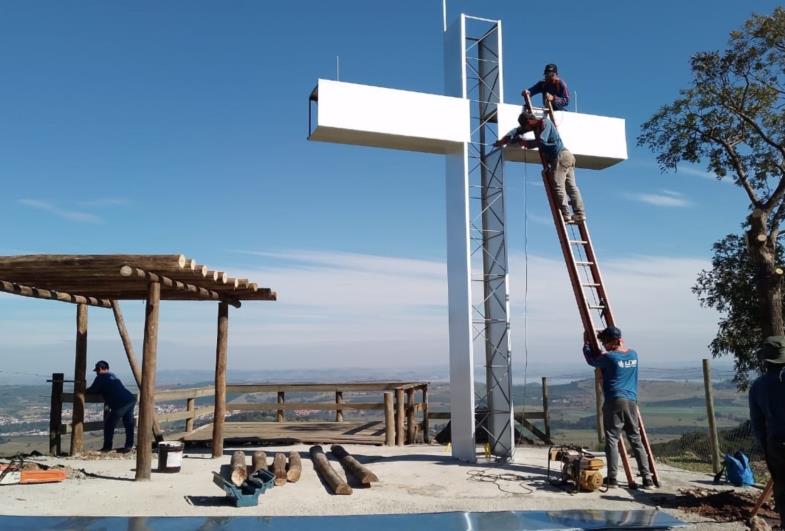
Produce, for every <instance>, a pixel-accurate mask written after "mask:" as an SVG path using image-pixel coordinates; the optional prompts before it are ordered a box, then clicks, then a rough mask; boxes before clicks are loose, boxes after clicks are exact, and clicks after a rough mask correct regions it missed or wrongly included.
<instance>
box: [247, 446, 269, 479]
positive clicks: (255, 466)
mask: <svg viewBox="0 0 785 531" xmlns="http://www.w3.org/2000/svg"><path fill="white" fill-rule="evenodd" d="M257 470H267V454H266V453H264V452H262V451H261V450H257V451H255V452H254V453H253V457H252V458H251V473H252V474H253V473H254V472H256V471H257Z"/></svg>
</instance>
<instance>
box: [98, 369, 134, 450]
mask: <svg viewBox="0 0 785 531" xmlns="http://www.w3.org/2000/svg"><path fill="white" fill-rule="evenodd" d="M93 370H94V371H95V373H96V376H95V381H94V382H93V383H92V385H91V386H90V387H88V388H87V389H85V394H88V395H101V398H103V399H104V402H105V403H106V405H107V406H109V413H108V414H107V415H106V417H104V445H103V447H102V448H101V451H102V452H110V451H111V450H112V439H113V438H114V429H115V426H117V423H118V422H119V421H120V419H123V427H124V428H125V446H124V447H123V449H122V451H123V452H128V451H130V450H131V449H132V448H133V447H134V406H135V405H136V397H135V396H134V395H133V394H132V393H131V392H130V391H129V390H128V389H126V388H125V386H124V385H123V383H122V382H121V381H120V380H119V379H118V378H117V376H115V375H114V374H113V373H111V372H109V364H108V363H107V362H105V361H103V360H101V361H99V362H98V363H96V364H95V369H93Z"/></svg>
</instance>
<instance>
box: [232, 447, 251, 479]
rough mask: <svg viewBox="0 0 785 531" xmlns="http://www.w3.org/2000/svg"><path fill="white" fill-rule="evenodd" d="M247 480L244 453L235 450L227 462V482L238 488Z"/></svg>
mask: <svg viewBox="0 0 785 531" xmlns="http://www.w3.org/2000/svg"><path fill="white" fill-rule="evenodd" d="M246 479H248V467H246V465H245V452H242V451H240V450H237V451H236V452H235V453H233V454H232V460H231V461H229V480H230V481H231V482H232V483H234V484H235V486H237V487H240V486H241V485H242V484H243V481H245V480H246Z"/></svg>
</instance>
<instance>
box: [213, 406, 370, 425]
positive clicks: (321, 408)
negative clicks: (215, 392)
mask: <svg viewBox="0 0 785 531" xmlns="http://www.w3.org/2000/svg"><path fill="white" fill-rule="evenodd" d="M338 408H340V409H354V410H357V409H360V410H376V409H384V404H382V403H381V402H344V403H342V404H333V403H332V402H288V403H285V402H278V403H275V404H271V403H268V404H263V403H256V402H249V403H234V402H231V403H229V404H227V405H226V409H228V410H230V411H278V412H280V413H281V417H280V418H281V420H279V421H278V422H283V420H284V417H283V412H284V411H293V410H295V409H304V410H307V411H335V410H337V409H338Z"/></svg>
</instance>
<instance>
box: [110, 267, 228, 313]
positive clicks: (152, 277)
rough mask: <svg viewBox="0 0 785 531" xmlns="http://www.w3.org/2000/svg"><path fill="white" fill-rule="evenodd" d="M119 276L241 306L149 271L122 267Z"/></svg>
mask: <svg viewBox="0 0 785 531" xmlns="http://www.w3.org/2000/svg"><path fill="white" fill-rule="evenodd" d="M120 275H122V276H124V277H137V278H143V279H145V280H148V281H150V282H159V283H161V285H163V286H165V287H167V288H170V289H177V290H180V291H188V292H191V293H194V294H198V295H199V296H200V297H201V298H204V299H213V300H220V301H222V302H226V303H228V304H231V305H232V306H234V307H235V308H239V307H240V306H241V303H240V301H238V300H234V299H229V298H227V297H224V296H223V295H221V294H220V293H218V292H217V291H213V290H211V289H207V288H203V287H201V286H195V285H193V284H188V283H185V282H180V281H179V280H172V279H171V278H169V277H166V276H163V275H158V274H156V273H151V272H149V271H145V270H144V269H140V268H138V267H132V266H129V265H124V266H122V267H121V268H120Z"/></svg>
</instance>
